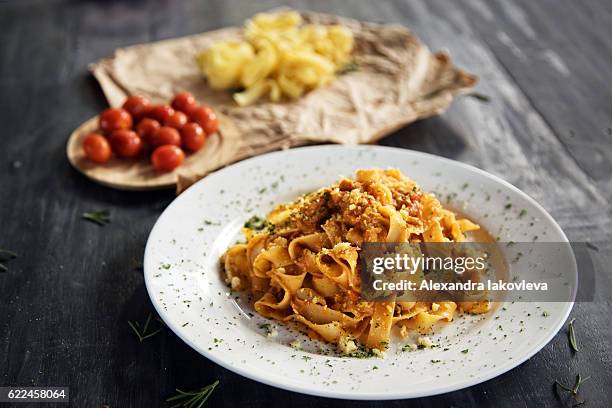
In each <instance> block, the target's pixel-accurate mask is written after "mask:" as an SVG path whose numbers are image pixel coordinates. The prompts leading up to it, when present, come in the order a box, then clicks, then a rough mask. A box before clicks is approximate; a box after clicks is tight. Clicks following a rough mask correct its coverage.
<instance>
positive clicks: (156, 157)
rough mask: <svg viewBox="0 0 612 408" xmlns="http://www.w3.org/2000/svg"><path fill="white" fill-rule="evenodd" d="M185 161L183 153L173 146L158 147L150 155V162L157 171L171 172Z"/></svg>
mask: <svg viewBox="0 0 612 408" xmlns="http://www.w3.org/2000/svg"><path fill="white" fill-rule="evenodd" d="M184 160H185V153H184V152H183V151H182V150H181V148H180V147H178V146H174V145H163V146H159V147H158V148H157V149H155V151H154V152H153V154H152V155H151V162H152V163H153V167H155V170H157V171H162V172H165V171H172V170H174V169H176V168H177V167H178V166H180V165H181V164H182V163H183V161H184Z"/></svg>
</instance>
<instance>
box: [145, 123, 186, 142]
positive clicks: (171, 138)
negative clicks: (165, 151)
mask: <svg viewBox="0 0 612 408" xmlns="http://www.w3.org/2000/svg"><path fill="white" fill-rule="evenodd" d="M149 143H151V146H153V147H157V146H161V145H174V146H180V145H181V135H180V134H179V132H178V130H176V129H175V128H171V127H169V126H162V127H160V128H159V129H158V130H157V132H155V133H154V134H153V136H152V137H151V139H149Z"/></svg>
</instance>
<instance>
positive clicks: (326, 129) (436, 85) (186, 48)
mask: <svg viewBox="0 0 612 408" xmlns="http://www.w3.org/2000/svg"><path fill="white" fill-rule="evenodd" d="M301 14H302V16H303V18H304V20H305V21H306V22H309V23H320V24H343V25H345V26H347V27H348V28H350V29H351V30H352V31H353V33H354V36H355V47H354V51H353V56H354V61H355V63H356V64H357V67H358V69H357V70H356V71H353V72H350V73H346V74H342V75H339V76H338V77H337V78H336V80H335V81H333V82H332V83H331V84H330V85H328V86H326V87H324V88H319V89H316V90H314V91H312V92H310V93H308V94H306V95H305V96H303V97H302V98H300V99H299V100H295V101H286V102H283V103H269V102H265V101H264V102H261V103H258V104H255V105H252V106H248V107H239V106H237V105H236V104H235V103H234V102H233V100H232V98H231V95H230V94H229V93H228V92H222V91H221V92H220V91H213V90H212V89H210V88H209V87H208V86H207V85H206V81H205V79H204V78H203V77H202V75H201V73H200V72H199V70H198V67H197V65H196V62H195V55H196V54H197V53H199V52H201V51H202V50H204V49H206V48H207V47H209V46H210V45H211V44H213V43H214V42H215V41H218V40H226V39H232V38H235V39H239V38H240V37H241V33H242V29H241V28H238V27H230V28H225V29H221V30H217V31H211V32H206V33H202V34H197V35H193V36H189V37H182V38H176V39H171V40H165V41H159V42H155V43H147V44H141V45H135V46H131V47H127V48H121V49H117V50H116V51H115V53H114V55H113V56H112V57H110V58H106V59H103V60H100V61H98V62H96V63H95V64H92V65H91V67H90V69H91V72H92V73H93V75H94V76H95V77H96V79H97V80H98V82H99V83H100V85H101V87H102V90H103V92H104V94H105V96H106V98H107V100H108V102H109V104H110V105H111V106H119V105H121V104H122V103H123V101H124V99H125V97H126V96H127V95H128V94H142V95H145V96H148V97H150V98H151V99H152V100H154V101H157V102H164V101H168V100H169V99H170V98H171V97H172V96H173V94H174V93H176V92H178V91H181V90H189V91H190V92H192V93H193V94H194V95H195V96H196V98H197V99H198V101H199V102H204V103H207V104H209V105H211V106H212V107H213V108H214V109H216V110H217V111H218V112H220V113H222V114H223V116H224V118H223V119H224V121H225V124H224V121H221V132H220V135H217V136H215V137H216V138H218V139H219V140H215V141H213V142H212V143H210V144H209V145H208V146H207V148H209V149H211V150H210V151H209V152H208V154H206V157H207V159H206V160H201V162H200V163H198V164H197V165H196V166H193V165H192V166H190V167H189V168H188V169H180V168H179V169H180V170H179V171H178V173H177V176H176V177H177V191H178V192H180V191H182V190H183V189H184V188H186V187H187V186H189V185H190V184H191V183H193V182H194V181H196V180H198V179H199V178H201V177H203V176H205V175H206V174H207V173H209V172H211V171H213V170H215V169H217V168H219V167H222V166H224V165H227V164H230V163H232V162H235V161H238V160H241V159H244V158H246V157H249V156H254V155H257V154H261V153H264V152H268V151H272V150H277V149H282V148H289V147H293V146H299V145H304V144H311V143H326V142H332V143H346V144H356V143H372V142H375V141H376V140H378V139H380V138H382V137H383V136H385V135H387V134H389V133H391V132H393V131H394V130H396V129H398V128H400V127H402V126H404V125H406V124H408V123H410V122H413V121H415V120H417V119H420V118H424V117H428V116H431V115H435V114H438V113H441V112H442V111H444V110H445V109H446V108H448V106H449V105H450V103H451V101H452V99H453V97H454V96H455V95H458V94H460V93H465V92H468V91H469V90H470V88H472V87H473V86H474V85H475V84H476V82H477V77H476V76H474V75H471V74H468V73H466V72H464V71H462V70H461V69H458V68H456V67H454V66H453V65H452V63H451V61H450V59H449V57H448V55H446V54H445V53H436V54H434V53H432V52H430V51H429V49H428V48H427V47H426V46H425V45H424V44H423V43H421V41H420V40H419V39H418V38H417V37H416V36H415V35H414V34H412V33H411V32H410V31H408V30H407V29H406V28H404V27H402V26H399V25H381V24H373V23H365V22H360V21H356V20H353V19H349V18H344V17H338V16H332V15H326V14H319V13H312V12H301ZM227 121H231V126H230V125H229V124H228V123H227ZM224 125H226V126H224Z"/></svg>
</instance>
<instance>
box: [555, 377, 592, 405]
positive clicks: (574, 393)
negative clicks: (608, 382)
mask: <svg viewBox="0 0 612 408" xmlns="http://www.w3.org/2000/svg"><path fill="white" fill-rule="evenodd" d="M589 378H591V376H588V377H586V378H584V379H583V378H582V377H581V376H580V374H578V375H576V382H575V383H574V387H573V388H570V387H568V386H567V385H563V384H561V383H560V382H559V381H558V380H555V382H554V386H556V387H559V388H561V389H562V390H563V391H567V392H569V393H570V395H571V397H572V399H574V400H575V401H577V404H575V405H574V406H577V405H582V404H584V400H583V399H582V398H580V399H579V398H578V390H579V389H580V386H581V385H582V384H584V383H585V382H587V381H588V380H589Z"/></svg>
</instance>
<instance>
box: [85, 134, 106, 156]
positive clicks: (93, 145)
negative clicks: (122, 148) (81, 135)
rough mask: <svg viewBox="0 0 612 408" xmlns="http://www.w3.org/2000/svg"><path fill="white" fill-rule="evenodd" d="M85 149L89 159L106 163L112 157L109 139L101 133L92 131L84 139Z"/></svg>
mask: <svg viewBox="0 0 612 408" xmlns="http://www.w3.org/2000/svg"><path fill="white" fill-rule="evenodd" d="M83 149H84V150H85V155H86V156H87V158H88V159H89V160H91V161H92V162H95V163H106V162H107V161H108V159H110V157H111V153H112V152H111V147H110V145H109V144H108V140H106V138H105V137H104V136H102V135H101V134H99V133H90V134H89V135H87V137H86V138H85V140H83Z"/></svg>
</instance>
